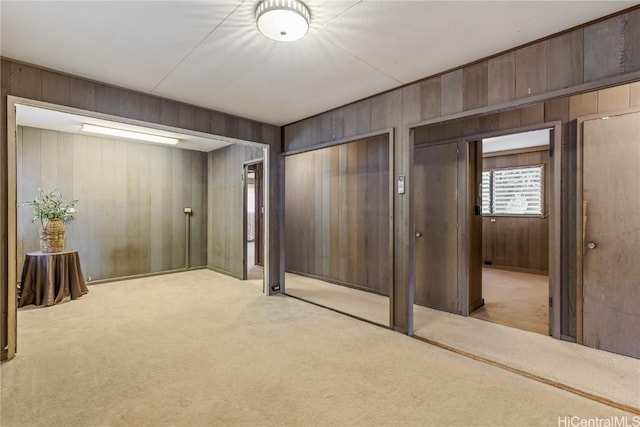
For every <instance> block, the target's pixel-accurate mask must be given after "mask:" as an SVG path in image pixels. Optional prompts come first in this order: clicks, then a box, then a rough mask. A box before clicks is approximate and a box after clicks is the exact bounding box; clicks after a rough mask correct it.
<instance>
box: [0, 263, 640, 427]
mask: <svg viewBox="0 0 640 427" xmlns="http://www.w3.org/2000/svg"><path fill="white" fill-rule="evenodd" d="M260 291H261V283H260V281H259V280H256V281H246V282H242V281H238V280H236V279H233V278H230V277H227V276H224V275H221V274H218V273H214V272H211V271H208V270H196V271H190V272H184V273H177V274H171V275H165V276H156V277H149V278H144V279H136V280H130V281H122V282H113V283H106V284H101V285H95V286H91V287H90V291H89V293H88V294H87V295H85V296H83V297H82V298H80V299H79V300H75V301H71V302H69V303H66V304H61V305H57V306H53V307H49V308H34V309H27V310H19V313H18V350H19V353H18V356H17V357H16V358H15V359H14V360H11V361H9V362H5V363H3V364H2V366H1V369H2V377H1V378H2V384H1V390H2V402H1V409H2V413H1V420H0V421H1V424H2V426H3V427H4V426H6V427H9V426H34V425H64V426H98V425H100V426H108V425H135V426H141V425H150V426H151V425H153V426H168V425H180V426H192V425H277V426H280V425H305V426H326V425H367V426H370V425H385V426H387V425H416V426H429V425H432V426H445V425H460V426H469V425H477V426H488V425H492V426H495V425H508V426H513V425H518V426H525V425H532V426H534V425H535V426H538V425H557V423H558V417H561V418H562V417H565V416H578V417H581V418H595V417H599V418H605V417H612V416H625V415H626V416H628V417H630V416H631V414H629V413H625V412H622V411H619V410H616V409H613V408H611V407H609V406H605V405H602V404H600V403H597V402H594V401H592V400H589V399H585V398H583V397H580V396H577V395H575V394H572V393H568V392H566V391H563V390H560V389H557V388H555V387H551V386H548V385H545V384H542V383H539V382H536V381H532V380H530V379H527V378H524V377H522V376H520V375H516V374H513V373H510V372H508V371H506V370H504V369H499V368H496V367H493V366H490V365H488V364H486V363H481V362H478V361H474V360H471V359H469V358H466V357H463V356H460V355H457V354H455V353H452V352H449V351H445V350H442V349H439V348H437V347H434V346H431V345H428V344H425V343H423V342H420V341H418V340H415V339H412V338H410V337H407V336H405V335H402V334H400V333H397V332H393V331H391V330H388V329H384V328H381V327H378V326H374V325H371V324H369V323H366V322H362V321H359V320H356V319H353V318H350V317H347V316H343V315H341V314H339V313H335V312H332V311H329V310H325V309H323V308H321V307H317V306H314V305H312V304H307V303H305V302H303V301H299V300H297V299H294V298H288V297H286V296H275V297H265V296H264V295H262V294H261V292H260ZM463 320H471V321H474V322H476V323H480V324H483V325H486V326H490V327H501V326H500V325H494V324H491V323H489V322H481V321H478V320H477V319H464V318H463ZM505 329H509V328H505ZM518 332H522V331H518ZM523 333H524V332H523ZM531 335H534V336H537V337H540V338H547V337H543V336H541V335H538V334H531ZM565 344H566V343H565ZM546 357H553V356H551V355H546Z"/></svg>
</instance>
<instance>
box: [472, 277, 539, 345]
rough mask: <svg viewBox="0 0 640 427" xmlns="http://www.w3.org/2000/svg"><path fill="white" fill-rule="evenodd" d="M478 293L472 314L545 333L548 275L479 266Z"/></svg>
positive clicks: (476, 316)
mask: <svg viewBox="0 0 640 427" xmlns="http://www.w3.org/2000/svg"><path fill="white" fill-rule="evenodd" d="M482 296H483V298H484V306H483V307H480V308H479V309H478V310H476V311H474V312H473V313H472V314H471V315H472V316H473V317H475V318H477V319H482V320H488V321H490V322H494V323H499V324H501V325H506V326H511V327H513V328H518V329H523V330H525V331H531V332H537V333H539V334H544V335H549V276H543V275H539V274H529V273H520V272H515V271H506V270H498V269H495V268H483V269H482Z"/></svg>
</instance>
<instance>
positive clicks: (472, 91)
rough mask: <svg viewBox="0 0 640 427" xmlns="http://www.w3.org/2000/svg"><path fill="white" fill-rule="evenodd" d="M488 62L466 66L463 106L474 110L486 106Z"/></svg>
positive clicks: (464, 71)
mask: <svg viewBox="0 0 640 427" xmlns="http://www.w3.org/2000/svg"><path fill="white" fill-rule="evenodd" d="M488 72H489V69H488V62H487V61H484V62H480V63H478V64H474V65H470V66H468V67H465V68H464V70H463V108H464V109H465V110H473V109H475V108H480V107H486V106H487V99H488V95H489V92H488V83H489V81H488Z"/></svg>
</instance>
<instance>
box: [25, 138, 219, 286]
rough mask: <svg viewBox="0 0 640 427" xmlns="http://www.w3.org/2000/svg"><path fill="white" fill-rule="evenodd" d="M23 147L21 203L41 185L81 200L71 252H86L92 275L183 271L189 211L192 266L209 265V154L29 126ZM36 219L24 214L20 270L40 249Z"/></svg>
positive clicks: (71, 229) (71, 225)
mask: <svg viewBox="0 0 640 427" xmlns="http://www.w3.org/2000/svg"><path fill="white" fill-rule="evenodd" d="M17 148H18V151H17V154H18V159H17V163H18V177H17V178H18V180H17V183H18V193H17V197H18V201H19V202H20V203H23V202H24V201H26V200H31V199H33V197H34V196H35V195H36V194H37V192H38V188H42V189H45V190H51V189H58V190H60V191H61V192H62V195H63V197H65V199H72V198H73V199H78V200H79V202H78V205H77V211H78V214H77V215H76V216H75V218H73V219H71V220H69V221H68V222H67V248H69V249H76V250H78V251H79V253H80V259H81V261H82V270H83V272H84V274H85V278H86V277H91V278H92V280H100V279H111V278H117V277H125V276H131V275H135V274H144V273H155V272H160V271H167V270H174V269H180V268H184V267H185V266H186V260H185V256H186V221H185V214H184V212H183V209H184V208H185V207H191V208H192V209H193V214H192V215H191V217H190V229H191V232H190V248H189V255H190V262H189V265H190V267H196V266H202V265H205V264H206V250H207V168H206V165H207V164H206V159H207V154H206V153H203V152H199V151H191V150H181V149H178V148H173V147H165V146H158V145H150V144H140V143H136V142H130V141H125V140H121V139H111V138H97V137H93V136H87V135H80V134H70V133H64V132H56V131H51V130H43V129H35V128H30V127H22V126H21V127H19V128H18V146H17ZM31 218H32V211H31V208H29V207H28V206H21V207H20V208H19V209H18V262H19V264H18V271H21V268H22V262H23V260H24V255H25V253H27V252H31V251H37V250H40V249H39V243H38V242H39V239H38V228H39V224H38V223H36V224H32V223H31Z"/></svg>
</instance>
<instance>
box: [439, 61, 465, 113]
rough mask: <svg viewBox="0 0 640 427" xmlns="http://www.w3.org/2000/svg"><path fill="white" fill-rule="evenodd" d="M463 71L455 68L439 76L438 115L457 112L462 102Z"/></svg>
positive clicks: (461, 107)
mask: <svg viewBox="0 0 640 427" xmlns="http://www.w3.org/2000/svg"><path fill="white" fill-rule="evenodd" d="M462 88H463V71H462V70H456V71H452V72H450V73H447V74H443V75H442V76H440V115H441V116H447V115H449V114H454V113H459V112H460V111H462V109H463V102H462V98H463V97H462Z"/></svg>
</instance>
